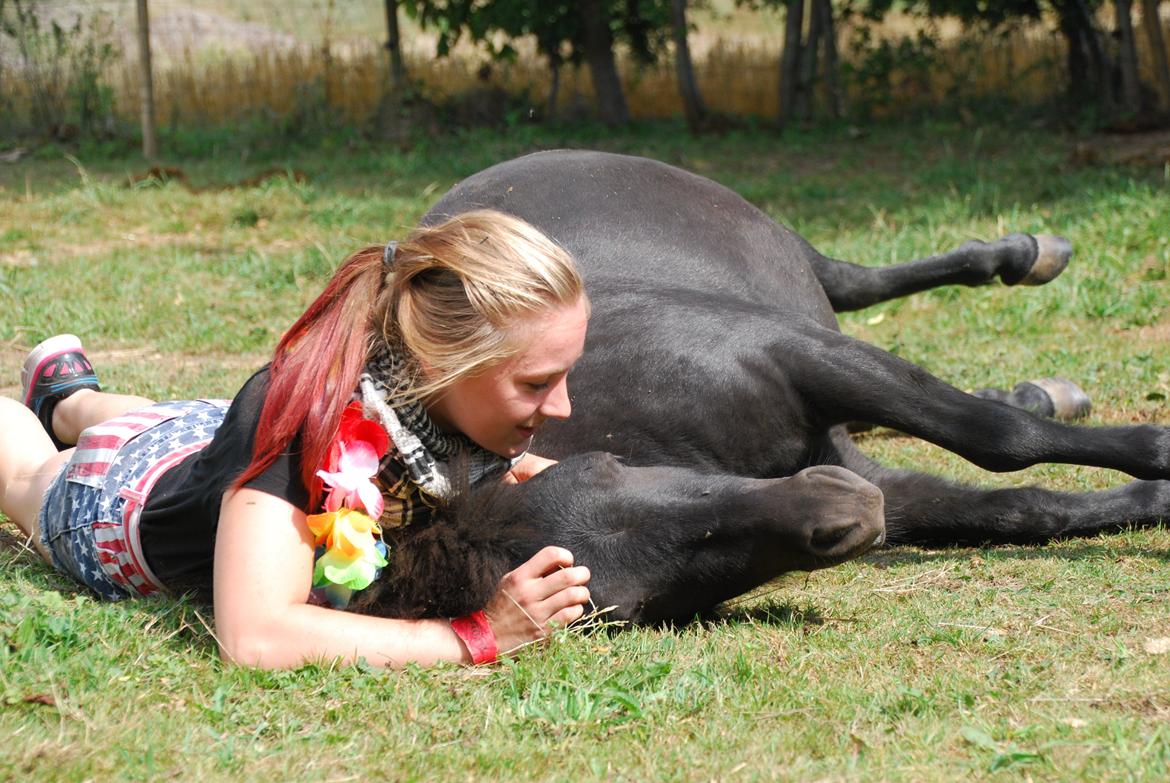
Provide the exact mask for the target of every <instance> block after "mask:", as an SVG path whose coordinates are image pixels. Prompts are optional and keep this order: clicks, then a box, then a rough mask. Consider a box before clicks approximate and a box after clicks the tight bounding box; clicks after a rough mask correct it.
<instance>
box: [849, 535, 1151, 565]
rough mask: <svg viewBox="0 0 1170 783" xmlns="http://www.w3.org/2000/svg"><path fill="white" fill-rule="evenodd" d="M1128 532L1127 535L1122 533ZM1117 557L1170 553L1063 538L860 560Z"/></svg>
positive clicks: (879, 553)
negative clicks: (1048, 541) (1041, 542)
mask: <svg viewBox="0 0 1170 783" xmlns="http://www.w3.org/2000/svg"><path fill="white" fill-rule="evenodd" d="M1122 532H1126V531H1122ZM1118 557H1141V558H1148V559H1151V560H1158V561H1162V562H1167V563H1170V550H1166V549H1154V548H1146V547H1140V546H1136V545H1130V544H1111V543H1102V542H1101V541H1100V540H1099V539H1097V538H1096V537H1095V535H1094V538H1085V539H1077V538H1063V539H1058V540H1056V541H1053V542H1051V543H1049V544H1036V545H1033V546H1026V545H1025V546H1021V545H1018V544H1003V545H994V546H993V545H988V546H969V547H968V546H951V547H942V546H940V547H932V548H923V549H917V548H914V547H912V546H906V545H899V546H895V547H893V548H890V549H878V550H874V551H871V552H868V553H866V554H865V555H863V556H862V557H860V558H859V561H860V562H863V563H865V564H867V565H870V566H873V567H874V568H894V567H897V566H902V565H914V564H927V563H934V562H937V561H939V560H970V559H972V558H979V559H982V560H989V561H994V560H1058V559H1059V560H1076V561H1079V560H1100V559H1106V558H1108V559H1115V558H1118Z"/></svg>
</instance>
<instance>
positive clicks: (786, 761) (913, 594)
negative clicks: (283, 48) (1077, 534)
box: [0, 124, 1170, 781]
mask: <svg viewBox="0 0 1170 783" xmlns="http://www.w3.org/2000/svg"><path fill="white" fill-rule="evenodd" d="M1072 141H1073V140H1071V139H1067V138H1063V137H1059V136H1051V135H1046V134H1044V133H1041V132H1039V131H1037V129H1035V128H1022V127H995V126H988V127H984V128H981V129H978V130H976V129H970V128H963V127H959V126H953V125H946V124H921V125H909V124H907V125H901V126H880V125H879V126H875V127H874V129H873V131H872V133H871V134H870V135H869V136H867V137H865V138H862V139H853V138H851V137H850V136H849V134H847V133H846V132H845V131H844V130H843V129H842V130H836V129H833V128H829V129H822V130H820V131H816V132H812V131H808V132H795V133H792V134H789V135H788V136H785V137H784V138H783V139H782V140H778V139H777V138H775V137H773V136H770V135H767V134H765V133H761V132H755V131H751V130H746V131H740V132H735V133H731V134H729V135H727V136H724V137H721V138H714V139H713V138H707V139H702V140H697V141H696V140H693V139H691V138H690V137H688V136H686V135H684V134H683V133H682V132H681V131H680V130H679V129H678V127H677V126H674V125H661V124H654V125H639V126H636V127H635V128H633V129H632V130H631V131H630V132H629V133H627V134H625V135H622V136H617V137H613V136H608V135H604V134H603V133H602V132H601V131H599V130H597V129H592V128H588V127H586V128H580V129H575V130H572V131H567V130H565V131H536V130H531V129H527V128H518V129H513V130H512V131H511V132H510V133H509V134H507V135H493V134H489V133H485V132H477V133H469V134H462V135H456V136H451V137H440V138H437V139H432V140H429V141H426V142H423V143H420V144H419V145H416V146H414V147H411V148H409V149H407V150H405V151H402V150H398V149H391V150H387V149H382V148H378V147H375V146H366V145H362V144H357V145H354V146H352V147H351V148H347V149H344V150H337V149H302V150H299V151H292V152H288V153H286V154H283V155H282V154H279V153H276V152H272V153H269V155H268V157H267V159H265V160H264V161H263V162H262V163H261V162H255V160H254V158H251V157H245V156H243V155H241V154H237V153H238V150H235V149H232V148H230V147H229V148H228V150H229V152H227V153H222V154H220V155H218V156H215V157H210V156H209V157H203V158H198V159H191V160H184V161H171V163H174V164H179V165H182V166H183V168H184V169H185V171H186V173H187V174H188V176H189V178H190V181H191V183H192V185H193V186H194V187H195V188H196V190H194V191H191V190H188V189H187V188H186V187H184V186H181V185H179V184H177V183H170V184H165V185H161V186H159V185H138V186H135V187H126V186H125V185H124V182H125V181H126V177H127V175H128V174H132V173H135V172H138V171H141V170H142V169H143V168H144V166H143V164H142V163H141V161H139V160H137V159H133V158H113V159H109V158H106V159H98V158H95V159H83V160H78V161H75V162H69V161H67V160H64V159H53V158H51V157H49V156H48V155H44V156H42V157H40V158H38V159H36V160H32V161H22V162H21V163H19V164H16V165H10V166H5V167H3V168H0V313H3V316H2V317H0V393H4V394H8V395H9V396H15V394H16V393H17V386H16V378H17V370H18V368H19V365H20V362H21V360H22V359H23V356H24V352H25V351H26V350H27V349H28V347H30V346H31V345H32V344H34V343H35V342H36V341H38V340H39V339H41V338H43V337H44V336H46V335H49V334H52V333H54V332H57V331H61V330H72V331H76V332H77V333H78V334H80V335H82V336H83V338H84V339H85V341H86V343H87V345H88V346H90V347H91V348H92V349H93V353H94V354H95V361H96V363H97V364H98V365H99V367H100V369H101V372H102V376H103V380H104V381H105V382H106V383H107V385H108V386H109V387H110V388H112V389H115V390H123V391H134V392H138V393H144V394H147V395H151V396H155V397H160V398H161V397H187V396H195V395H201V396H208V395H214V396H225V395H231V394H232V393H233V392H234V390H235V389H236V387H237V386H238V385H239V384H240V383H241V382H242V380H243V379H244V378H245V377H246V376H247V375H248V374H249V372H250V371H251V370H252V369H253V368H254V366H256V365H257V364H259V363H260V362H262V361H263V360H264V355H265V351H266V350H268V349H270V348H271V346H272V344H273V342H274V341H275V339H276V336H277V335H278V334H279V333H280V331H281V330H282V329H283V328H285V327H286V326H287V325H288V324H289V323H290V322H291V320H292V318H293V317H294V316H295V315H296V314H297V313H298V312H299V311H300V309H301V308H302V306H303V305H304V303H305V302H306V301H307V299H308V298H310V297H311V296H313V295H314V294H315V292H316V291H317V290H319V289H320V287H321V285H322V284H323V282H324V281H325V279H327V277H328V275H329V273H330V271H331V269H332V268H333V267H334V266H335V265H336V264H337V262H338V261H339V260H340V259H341V258H342V257H343V256H344V254H345V253H346V252H348V251H350V250H352V249H355V248H357V247H360V246H362V245H364V244H366V243H372V242H381V241H384V240H385V239H387V238H390V237H392V236H395V235H398V234H400V233H401V232H402V231H403V230H404V229H405V228H406V227H408V226H410V225H411V224H412V223H413V222H414V221H415V220H416V219H417V217H418V216H419V215H420V214H421V213H422V212H423V211H424V210H425V209H426V207H427V205H428V204H429V203H431V202H433V201H434V200H435V199H437V198H438V197H439V196H440V195H441V194H442V193H443V192H444V191H445V190H446V189H447V188H448V187H449V186H450V185H451V184H453V183H454V182H455V181H457V180H458V179H459V178H460V177H463V176H465V175H467V174H470V173H472V172H474V171H476V170H478V169H480V168H482V167H484V166H486V165H489V164H490V163H492V162H495V161H497V160H501V159H504V158H506V157H509V156H511V155H515V154H520V153H522V152H525V151H528V150H531V149H536V148H547V147H556V146H589V147H598V148H605V149H611V150H615V151H621V152H630V153H637V154H646V155H650V156H652V157H656V158H659V159H662V160H666V161H668V162H671V163H676V164H679V165H683V166H685V167H687V168H689V169H692V170H695V171H698V172H700V173H703V174H705V175H707V176H710V177H713V178H715V179H717V180H719V181H721V182H723V183H725V184H727V185H729V186H731V187H733V188H735V189H736V190H737V191H739V192H741V193H743V194H744V195H745V196H746V197H748V198H749V199H750V200H752V201H753V202H754V203H756V204H758V205H759V206H760V207H761V208H763V209H764V210H765V211H766V212H768V213H769V214H771V215H772V216H774V217H776V218H777V219H780V220H782V221H783V222H786V223H788V224H789V225H792V226H793V227H794V228H796V229H797V230H798V231H800V232H801V233H802V234H804V235H805V236H806V237H807V238H808V239H810V240H811V241H812V242H813V243H814V244H815V245H816V246H818V247H819V248H820V249H822V250H824V251H825V252H828V253H830V254H832V255H834V256H836V257H841V258H849V259H855V260H861V261H865V262H867V263H887V262H892V261H899V260H908V259H910V258H913V257H918V256H922V255H927V254H929V253H931V252H936V251H938V250H942V249H947V248H949V247H953V246H956V245H957V244H959V243H961V242H962V241H965V240H966V239H968V238H971V237H981V238H991V237H994V236H997V235H999V234H1001V233H1004V232H1006V231H1012V230H1024V231H1040V230H1046V231H1050V232H1053V233H1060V234H1064V235H1066V236H1069V237H1070V238H1072V240H1073V241H1074V244H1075V246H1076V247H1077V254H1076V256H1075V257H1074V261H1073V265H1072V266H1071V267H1070V269H1069V270H1068V272H1067V273H1066V274H1065V275H1064V276H1062V277H1061V278H1059V279H1058V280H1056V281H1055V282H1053V283H1052V284H1050V285H1048V286H1045V287H1043V288H1039V289H1026V290H1013V289H1005V288H1002V287H995V286H992V287H987V288H981V289H977V290H966V289H961V290H956V289H946V290H940V291H935V292H930V293H927V294H921V295H918V296H915V297H911V298H908V299H905V300H902V301H899V302H893V303H888V304H883V305H879V306H877V307H874V308H871V309H869V310H866V311H863V312H860V313H855V314H849V315H847V316H845V317H844V318H843V319H842V320H843V325H844V328H845V329H846V331H848V332H849V333H851V334H854V335H858V336H861V337H864V338H865V339H868V340H870V341H872V342H874V343H876V344H879V345H881V346H883V347H886V348H888V349H890V350H894V351H897V352H898V353H899V354H900V355H902V356H904V357H906V358H908V359H910V360H912V361H915V362H918V363H920V364H922V365H924V366H927V367H929V368H930V369H931V370H932V371H933V372H935V373H936V374H938V375H939V376H941V377H943V378H944V379H946V380H949V381H951V382H952V383H955V384H956V385H958V386H960V387H964V388H972V387H975V386H981V385H1011V384H1014V383H1015V382H1017V381H1019V380H1023V379H1026V378H1029V377H1035V376H1038V375H1047V374H1062V375H1066V376H1068V377H1071V378H1073V379H1075V380H1077V381H1078V382H1079V383H1081V384H1083V385H1084V386H1085V388H1086V389H1087V390H1088V391H1089V393H1090V394H1091V396H1092V398H1093V400H1094V403H1095V406H1096V407H1095V409H1094V413H1093V417H1092V420H1091V423H1092V424H1107V423H1128V422H1137V421H1142V422H1154V423H1160V424H1167V423H1170V416H1168V415H1167V410H1166V399H1167V397H1168V396H1170V366H1168V365H1167V361H1166V357H1167V352H1166V345H1167V341H1168V339H1170V320H1168V318H1167V303H1168V302H1170V283H1168V282H1167V280H1168V278H1170V244H1168V239H1167V237H1168V236H1170V230H1168V224H1167V221H1168V218H1167V215H1166V211H1165V206H1164V205H1165V203H1166V196H1167V180H1166V176H1165V173H1164V172H1163V171H1162V170H1152V169H1151V170H1146V169H1121V168H1110V167H1102V168H1073V167H1071V166H1070V165H1069V164H1068V162H1067V161H1068V153H1069V151H1070V149H1071V145H1072ZM269 165H276V166H278V167H281V168H287V169H289V170H296V171H300V172H303V173H304V175H305V182H303V183H298V182H296V181H294V180H292V179H290V178H287V177H284V178H279V177H278V178H276V179H270V180H268V181H266V182H265V183H264V184H262V185H260V186H257V187H251V188H235V187H232V184H233V183H235V182H238V181H240V180H242V179H243V178H245V177H247V176H250V175H251V174H254V173H255V172H256V171H257V170H259V169H261V168H265V167H267V166H269ZM49 291H53V292H55V296H53V297H52V298H50V297H48V296H47V295H46V292H49ZM4 379H6V380H4ZM861 443H862V446H863V448H865V449H866V451H868V452H869V453H871V454H873V455H874V456H876V457H878V458H880V459H882V460H883V461H886V462H889V463H893V464H898V465H904V466H917V467H919V468H922V469H927V470H930V471H933V472H937V473H943V474H946V475H949V476H952V477H955V478H958V479H962V480H967V481H973V482H979V483H983V484H997V485H1009V484H1016V483H1029V482H1035V483H1042V484H1045V485H1047V486H1054V487H1057V488H1062V489H1067V490H1087V489H1094V488H1100V487H1105V486H1111V485H1115V484H1117V483H1119V482H1121V481H1122V480H1124V479H1123V477H1122V476H1120V475H1118V474H1115V473H1111V472H1108V471H1101V470H1094V469H1087V468H1077V467H1069V466H1041V467H1036V468H1032V469H1030V470H1028V471H1024V472H1022V473H1020V474H1012V475H1006V476H989V475H988V474H985V473H982V472H981V471H979V470H978V469H976V468H974V467H972V466H970V465H968V464H966V463H964V462H963V461H962V460H960V459H959V458H957V457H954V456H953V455H951V454H949V453H947V452H943V451H942V450H940V449H937V448H935V447H932V446H929V445H925V444H922V443H919V442H917V441H914V440H912V439H909V438H905V437H901V436H897V435H895V434H893V433H890V432H887V431H877V432H874V433H871V434H869V435H866V436H863V437H862V439H861ZM1167 552H1170V530H1167V529H1165V528H1159V529H1148V530H1140V531H1125V532H1120V533H1116V534H1112V535H1103V536H1099V537H1095V538H1089V539H1078V540H1072V541H1066V542H1060V543H1056V544H1052V545H1050V546H1046V547H1037V548H1022V547H1001V548H986V549H976V548H971V549H947V550H936V551H920V550H911V549H892V550H883V551H879V552H876V553H873V554H871V555H868V556H866V557H863V558H862V559H860V560H859V561H856V562H853V563H849V564H846V565H843V566H840V567H837V568H834V569H830V570H827V571H821V572H816V573H814V574H811V575H804V574H800V575H792V576H789V577H786V578H784V579H781V580H779V581H778V582H776V583H774V584H772V585H769V586H768V588H767V589H766V590H764V591H761V593H760V594H758V595H756V596H753V597H749V598H746V599H743V600H741V601H737V602H735V603H734V604H733V605H732V606H729V607H727V608H726V612H725V616H724V618H723V619H722V620H719V621H717V622H713V623H710V624H693V625H688V626H686V627H682V628H677V629H673V630H654V629H643V630H633V631H630V632H626V633H621V634H616V635H607V634H594V635H588V636H585V635H579V634H564V635H561V636H559V637H557V638H556V639H555V640H554V641H553V642H552V643H550V644H549V645H547V646H546V647H544V648H542V649H539V650H532V651H529V652H526V653H524V654H522V655H521V656H520V657H519V658H517V659H516V660H514V661H511V662H508V663H505V664H503V665H500V666H497V667H494V668H492V669H489V670H484V671H467V670H463V669H459V668H455V667H447V668H440V669H438V670H433V671H420V670H408V671H406V672H402V673H393V674H391V673H384V672H380V671H372V670H370V669H368V668H367V667H364V666H348V667H335V666H330V665H327V664H322V665H318V666H310V667H306V668H304V669H301V670H298V671H294V672H277V673H264V672H253V671H243V670H237V669H232V668H228V667H225V666H223V665H222V664H221V663H220V662H219V661H218V660H217V658H216V655H215V647H214V642H213V639H212V637H211V632H210V631H209V629H208V623H209V620H210V614H209V612H208V610H207V609H206V608H205V607H201V606H199V605H196V604H193V603H189V602H185V601H178V600H163V601H139V602H130V603H125V604H119V605H111V604H102V603H99V602H97V601H95V600H92V599H91V598H89V597H88V596H87V595H86V594H85V593H83V592H81V591H79V590H78V589H77V588H76V587H74V586H73V585H72V584H70V583H69V582H68V580H66V579H64V578H62V577H60V576H58V575H57V574H55V573H53V572H52V571H51V570H50V569H49V568H47V567H46V566H44V565H43V564H41V563H40V562H38V561H37V560H36V558H35V557H33V556H32V555H31V554H30V553H29V552H28V551H27V550H24V549H22V548H21V546H20V542H19V540H18V538H17V536H16V533H15V529H14V528H12V527H11V526H6V527H4V528H3V531H2V532H0V736H5V737H9V738H10V739H9V741H7V742H5V743H4V744H3V747H0V779H54V780H85V779H110V778H115V777H117V778H125V779H165V778H170V777H178V778H198V779H205V780H236V779H249V780H253V779H255V780H286V779H297V780H347V779H357V778H376V777H378V776H382V777H388V778H392V779H406V780H411V779H424V778H425V779H452V778H471V779H501V778H502V779H539V780H545V779H555V780H565V779H574V780H643V779H665V780H708V779H719V780H723V779H727V780H733V779H747V780H755V779H783V780H808V779H832V780H875V779H880V780H907V781H919V780H940V781H942V780H952V779H955V778H957V777H958V776H960V775H967V776H971V777H974V778H976V779H1031V780H1092V781H1096V780H1163V779H1165V778H1166V777H1167V774H1168V773H1170V687H1168V686H1167V680H1166V676H1165V672H1166V666H1167V662H1168V661H1170V659H1168V658H1167V656H1166V654H1164V653H1159V652H1158V650H1160V649H1163V648H1162V647H1161V646H1159V644H1158V643H1157V640H1160V639H1161V640H1164V639H1166V638H1167V637H1170V620H1168V618H1170V613H1168V612H1167V606H1168V605H1170V604H1168V601H1170V580H1168V579H1167V574H1168V573H1170V568H1168V563H1167V559H1168V555H1167Z"/></svg>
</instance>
